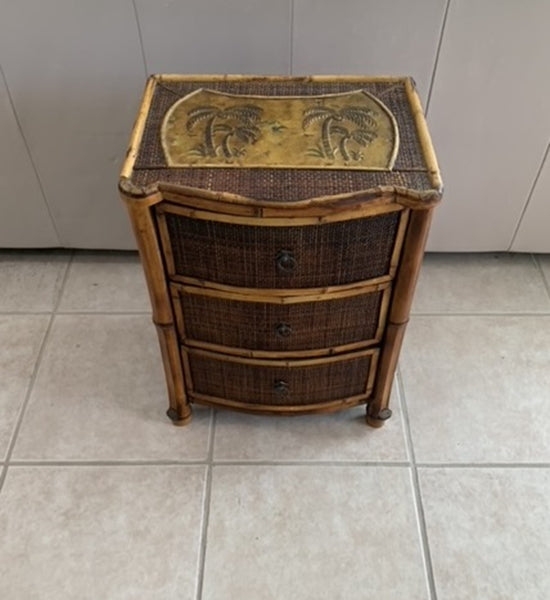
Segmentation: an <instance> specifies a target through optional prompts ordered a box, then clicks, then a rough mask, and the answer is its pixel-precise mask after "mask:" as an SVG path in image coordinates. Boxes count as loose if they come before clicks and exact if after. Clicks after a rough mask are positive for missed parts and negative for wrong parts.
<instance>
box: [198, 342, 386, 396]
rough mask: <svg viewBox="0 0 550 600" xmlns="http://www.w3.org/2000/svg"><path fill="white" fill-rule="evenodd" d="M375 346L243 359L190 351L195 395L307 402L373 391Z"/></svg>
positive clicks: (360, 394)
mask: <svg viewBox="0 0 550 600" xmlns="http://www.w3.org/2000/svg"><path fill="white" fill-rule="evenodd" d="M377 352H378V351H377V350H374V349H373V350H369V351H368V352H367V351H363V352H361V353H356V354H348V355H343V356H340V357H338V358H335V357H331V358H329V359H326V358H323V359H310V360H297V361H266V360H264V361H262V360H256V361H254V360H252V359H248V360H245V359H242V362H241V361H239V360H237V359H235V358H231V359H230V360H228V357H225V356H223V355H216V354H214V353H211V352H203V351H194V350H191V351H189V354H188V361H189V370H190V375H191V383H192V387H193V389H192V393H193V394H198V395H201V396H204V397H209V398H213V399H215V398H220V399H225V400H229V401H235V402H240V403H244V404H250V405H260V406H304V405H313V404H314V405H317V404H322V403H326V402H331V401H338V400H345V399H349V398H354V397H357V396H365V395H366V394H368V393H370V388H371V386H372V379H373V375H374V369H375V363H376V357H377Z"/></svg>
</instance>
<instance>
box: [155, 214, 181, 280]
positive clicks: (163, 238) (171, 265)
mask: <svg viewBox="0 0 550 600" xmlns="http://www.w3.org/2000/svg"><path fill="white" fill-rule="evenodd" d="M158 208H159V207H158V206H157V207H156V215H155V216H156V219H157V227H158V234H159V239H160V245H161V248H162V252H163V254H164V261H165V264H166V273H167V275H168V277H171V278H175V277H176V263H175V262H174V254H173V252H172V244H171V243H170V234H169V232H168V224H167V223H166V216H165V213H164V212H163V211H159V210H158Z"/></svg>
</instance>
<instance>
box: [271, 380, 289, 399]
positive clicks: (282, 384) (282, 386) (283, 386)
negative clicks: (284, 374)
mask: <svg viewBox="0 0 550 600" xmlns="http://www.w3.org/2000/svg"><path fill="white" fill-rule="evenodd" d="M273 390H274V392H275V393H276V394H278V395H279V396H287V395H288V393H289V392H290V386H289V385H288V383H287V382H286V381H284V380H283V379H277V381H275V383H274V384H273Z"/></svg>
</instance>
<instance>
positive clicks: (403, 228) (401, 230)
mask: <svg viewBox="0 0 550 600" xmlns="http://www.w3.org/2000/svg"><path fill="white" fill-rule="evenodd" d="M409 213H410V211H409V209H405V210H403V211H402V213H401V218H400V219H399V226H398V228H397V235H396V236H395V243H394V245H393V252H392V256H391V260H390V272H389V275H390V277H392V278H393V277H394V276H395V272H396V270H397V267H398V265H399V257H400V255H401V248H402V247H403V242H404V240H405V234H406V232H407V224H408V222H409Z"/></svg>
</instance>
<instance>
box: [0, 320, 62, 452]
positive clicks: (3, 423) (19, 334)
mask: <svg viewBox="0 0 550 600" xmlns="http://www.w3.org/2000/svg"><path fill="white" fill-rule="evenodd" d="M49 319H50V317H49V316H48V315H10V316H7V315H4V316H1V315H0V340H2V343H1V344H0V382H1V383H0V460H2V458H3V457H5V455H6V452H7V450H8V444H9V441H10V438H11V435H12V431H13V427H14V425H15V421H16V419H17V415H18V414H19V411H20V409H21V405H22V403H23V400H24V399H25V395H26V393H27V389H28V386H29V384H30V379H31V374H32V372H33V369H34V366H35V361H36V359H37V356H38V351H39V349H40V344H41V343H42V340H43V338H44V334H45V333H46V328H47V326H48V322H49Z"/></svg>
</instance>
